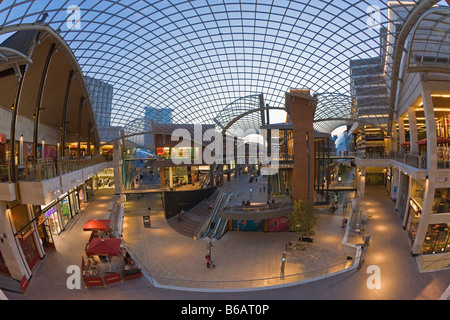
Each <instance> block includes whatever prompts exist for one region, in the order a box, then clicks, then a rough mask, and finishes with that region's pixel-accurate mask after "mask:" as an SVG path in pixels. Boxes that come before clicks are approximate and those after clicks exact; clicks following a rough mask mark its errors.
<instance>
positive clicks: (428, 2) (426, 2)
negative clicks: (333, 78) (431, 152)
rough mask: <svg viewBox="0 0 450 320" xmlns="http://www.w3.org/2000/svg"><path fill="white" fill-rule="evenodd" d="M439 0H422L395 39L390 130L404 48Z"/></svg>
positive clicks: (390, 130) (390, 128)
mask: <svg viewBox="0 0 450 320" xmlns="http://www.w3.org/2000/svg"><path fill="white" fill-rule="evenodd" d="M438 2H439V0H423V1H420V2H419V3H418V4H417V5H416V6H414V8H413V9H412V11H411V13H410V14H409V16H408V18H407V19H406V21H405V23H404V24H403V26H402V29H401V30H400V33H399V35H398V37H397V39H396V41H395V47H394V57H393V62H392V73H391V76H392V81H391V88H390V89H391V91H390V101H389V120H388V132H392V123H393V121H394V113H395V105H396V101H397V87H398V82H399V81H400V66H401V62H402V57H403V48H404V47H405V42H406V39H407V37H408V35H409V34H410V32H411V30H412V29H413V28H414V26H415V24H416V23H417V21H418V20H419V18H420V17H421V16H422V14H424V13H425V12H426V11H427V10H429V9H431V8H432V7H433V6H434V5H435V4H437V3H438Z"/></svg>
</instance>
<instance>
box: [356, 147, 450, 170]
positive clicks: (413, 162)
mask: <svg viewBox="0 0 450 320" xmlns="http://www.w3.org/2000/svg"><path fill="white" fill-rule="evenodd" d="M356 156H357V157H359V158H362V159H389V160H395V161H398V162H401V163H404V164H406V165H408V166H411V167H414V168H417V169H427V157H425V156H421V155H414V154H410V153H405V152H390V153H362V152H361V151H358V152H357V153H356ZM445 165H446V164H445V163H442V164H439V162H438V168H444V167H445ZM447 167H448V161H447Z"/></svg>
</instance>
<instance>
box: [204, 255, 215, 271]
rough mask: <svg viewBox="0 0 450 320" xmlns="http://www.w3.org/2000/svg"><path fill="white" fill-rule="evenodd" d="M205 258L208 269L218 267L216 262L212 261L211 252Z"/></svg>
mask: <svg viewBox="0 0 450 320" xmlns="http://www.w3.org/2000/svg"><path fill="white" fill-rule="evenodd" d="M205 259H206V267H207V268H208V269H214V268H215V267H216V266H215V265H214V263H213V262H212V260H211V256H210V255H209V254H208V255H206V257H205Z"/></svg>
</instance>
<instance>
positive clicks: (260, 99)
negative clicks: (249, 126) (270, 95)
mask: <svg viewBox="0 0 450 320" xmlns="http://www.w3.org/2000/svg"><path fill="white" fill-rule="evenodd" d="M259 108H260V109H261V125H263V126H264V125H265V124H266V118H265V115H264V95H263V94H262V93H261V94H260V95H259Z"/></svg>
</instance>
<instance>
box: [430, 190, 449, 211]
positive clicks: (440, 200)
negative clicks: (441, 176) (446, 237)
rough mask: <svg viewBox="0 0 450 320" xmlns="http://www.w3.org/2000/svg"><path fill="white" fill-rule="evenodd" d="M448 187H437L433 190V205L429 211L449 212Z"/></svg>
mask: <svg viewBox="0 0 450 320" xmlns="http://www.w3.org/2000/svg"><path fill="white" fill-rule="evenodd" d="M449 195H450V193H449V189H448V188H438V189H436V190H435V192H434V200H433V207H432V210H431V213H444V212H450V199H449Z"/></svg>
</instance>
